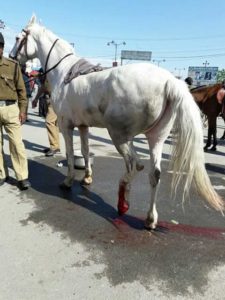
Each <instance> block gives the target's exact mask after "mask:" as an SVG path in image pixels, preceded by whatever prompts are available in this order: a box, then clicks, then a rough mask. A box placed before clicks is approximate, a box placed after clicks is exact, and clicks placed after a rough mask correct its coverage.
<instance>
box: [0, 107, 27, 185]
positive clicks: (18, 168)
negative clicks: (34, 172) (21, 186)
mask: <svg viewBox="0 0 225 300" xmlns="http://www.w3.org/2000/svg"><path fill="white" fill-rule="evenodd" d="M3 127H4V129H5V131H6V133H7V135H8V138H9V150H10V156H11V161H12V165H13V169H14V171H15V175H16V179H17V180H24V179H27V178H28V166H27V157H26V152H25V147H24V144H23V141H22V130H21V124H20V121H19V108H18V106H17V104H13V105H9V106H2V107H0V179H3V178H5V177H6V176H8V170H7V166H6V163H5V159H4V151H3V134H2V128H3Z"/></svg>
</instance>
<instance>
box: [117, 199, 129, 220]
mask: <svg viewBox="0 0 225 300" xmlns="http://www.w3.org/2000/svg"><path fill="white" fill-rule="evenodd" d="M117 208H118V214H119V216H122V215H124V214H125V213H126V212H127V211H128V209H129V203H128V202H127V201H123V202H119V204H118V206H117Z"/></svg>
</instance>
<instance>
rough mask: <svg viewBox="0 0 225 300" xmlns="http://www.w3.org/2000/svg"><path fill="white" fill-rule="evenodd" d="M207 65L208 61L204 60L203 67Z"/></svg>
mask: <svg viewBox="0 0 225 300" xmlns="http://www.w3.org/2000/svg"><path fill="white" fill-rule="evenodd" d="M208 65H209V62H208V61H207V60H206V61H205V62H204V63H203V66H205V69H206V67H207V66H208Z"/></svg>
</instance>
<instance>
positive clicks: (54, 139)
mask: <svg viewBox="0 0 225 300" xmlns="http://www.w3.org/2000/svg"><path fill="white" fill-rule="evenodd" d="M45 125H46V128H47V133H48V140H49V144H50V148H51V149H52V150H56V149H60V144H59V127H58V124H57V115H56V114H55V112H54V110H53V107H52V105H51V104H48V111H47V115H46V119H45Z"/></svg>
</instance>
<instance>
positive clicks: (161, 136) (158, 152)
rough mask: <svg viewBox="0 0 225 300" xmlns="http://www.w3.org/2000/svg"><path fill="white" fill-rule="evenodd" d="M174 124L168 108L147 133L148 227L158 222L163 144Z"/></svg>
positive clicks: (151, 227) (154, 225) (146, 225)
mask: <svg viewBox="0 0 225 300" xmlns="http://www.w3.org/2000/svg"><path fill="white" fill-rule="evenodd" d="M172 125H173V119H171V111H170V109H169V108H168V109H167V114H164V116H163V118H162V119H161V120H160V122H159V123H158V124H157V125H156V126H155V127H154V128H152V129H151V130H150V131H149V132H146V133H145V135H146V137H147V139H148V143H149V150H150V172H149V182H150V191H151V195H150V208H149V211H148V213H147V218H146V221H145V227H146V228H147V229H154V228H156V225H157V222H158V213H157V210H156V200H157V193H158V190H159V184H160V175H161V165H160V164H161V159H162V150H163V144H164V142H165V140H166V138H167V137H168V135H169V133H170V131H171V129H172Z"/></svg>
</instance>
